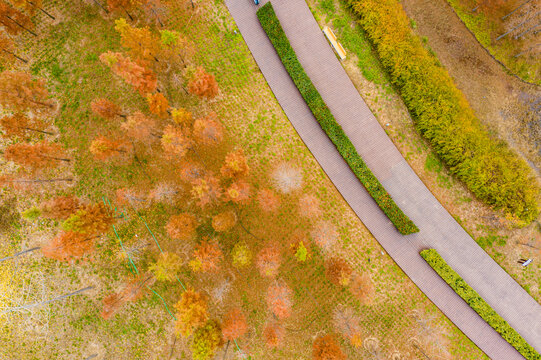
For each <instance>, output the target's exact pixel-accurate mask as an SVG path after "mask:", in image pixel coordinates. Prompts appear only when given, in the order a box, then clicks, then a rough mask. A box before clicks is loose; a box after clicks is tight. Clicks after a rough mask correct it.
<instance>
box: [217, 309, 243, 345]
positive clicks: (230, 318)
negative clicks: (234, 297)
mask: <svg viewBox="0 0 541 360" xmlns="http://www.w3.org/2000/svg"><path fill="white" fill-rule="evenodd" d="M247 330H248V324H247V323H246V317H245V316H244V314H243V313H242V311H241V310H240V309H239V308H234V309H231V310H230V311H229V312H228V313H227V314H226V315H225V318H224V321H223V324H222V334H223V337H224V339H226V340H228V341H231V340H235V339H238V338H239V337H241V336H242V335H244V334H245V333H246V331H247Z"/></svg>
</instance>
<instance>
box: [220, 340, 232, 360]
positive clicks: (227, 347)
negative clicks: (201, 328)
mask: <svg viewBox="0 0 541 360" xmlns="http://www.w3.org/2000/svg"><path fill="white" fill-rule="evenodd" d="M230 343H231V340H227V345H226V346H225V351H224V357H223V358H222V360H225V356H226V355H227V349H229V344H230Z"/></svg>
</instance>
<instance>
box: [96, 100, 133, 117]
mask: <svg viewBox="0 0 541 360" xmlns="http://www.w3.org/2000/svg"><path fill="white" fill-rule="evenodd" d="M90 108H91V109H92V112H93V113H94V114H96V115H99V116H101V117H102V118H104V119H106V120H112V119H114V118H115V117H116V116H121V117H126V115H123V114H122V110H121V109H120V106H118V105H117V104H115V103H114V102H112V101H109V100H107V99H105V98H101V99H94V100H92V102H91V103H90Z"/></svg>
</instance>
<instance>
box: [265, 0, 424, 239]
mask: <svg viewBox="0 0 541 360" xmlns="http://www.w3.org/2000/svg"><path fill="white" fill-rule="evenodd" d="M257 17H258V18H259V22H260V23H261V25H262V26H263V29H264V30H265V32H266V33H267V36H268V37H269V39H270V40H271V42H272V44H273V45H274V48H275V49H276V52H277V53H278V56H280V59H281V60H282V63H283V64H284V66H285V68H286V70H287V72H288V73H289V76H291V78H292V79H293V82H295V85H296V86H297V88H298V89H299V92H300V93H301V95H302V97H303V98H304V101H306V104H308V107H309V108H310V110H311V111H312V113H313V114H314V117H315V118H316V119H317V121H318V122H319V124H320V125H321V128H322V129H323V130H324V131H325V133H326V134H327V136H329V138H330V139H331V141H332V142H333V143H334V145H335V146H336V148H337V149H338V152H339V153H340V155H342V157H343V158H344V159H345V160H346V162H347V163H348V165H349V166H350V167H351V169H352V170H353V172H354V173H355V175H356V176H357V178H358V179H359V180H360V181H361V183H362V184H363V185H364V187H365V188H366V190H368V192H369V193H370V195H371V196H372V197H373V198H374V200H375V201H376V203H377V204H378V205H379V207H380V208H381V209H382V210H383V212H384V213H385V215H387V217H388V218H389V219H390V220H391V222H392V223H393V224H394V226H396V228H397V229H398V231H399V232H400V233H401V234H403V235H407V234H411V233H415V232H418V231H419V229H418V228H417V226H415V224H414V223H413V222H412V221H411V220H410V219H409V218H408V217H407V216H406V215H405V214H404V213H403V212H402V210H400V208H399V207H398V206H397V205H396V203H395V202H394V201H393V199H392V198H391V196H390V195H389V194H388V193H387V191H386V190H385V188H384V187H383V185H381V183H380V182H379V181H378V179H377V178H376V177H375V176H374V174H373V173H372V171H370V169H369V168H368V166H366V164H365V163H364V161H363V159H362V158H361V157H360V155H359V154H358V153H357V151H356V150H355V147H354V146H353V144H352V143H351V141H350V140H349V139H348V137H347V136H346V134H345V133H344V130H343V129H342V127H341V126H340V125H339V124H338V123H337V122H336V120H335V119H334V116H333V115H332V114H331V111H330V110H329V108H328V107H327V105H325V102H324V101H323V99H322V98H321V95H319V92H318V91H317V89H316V88H315V86H314V84H312V81H311V80H310V78H309V77H308V75H306V73H305V72H304V69H303V67H302V65H301V63H300V62H299V60H298V59H297V55H296V54H295V51H294V50H293V48H292V47H291V44H290V43H289V40H288V39H287V36H286V34H285V33H284V30H283V29H282V26H281V25H280V22H279V21H278V18H277V17H276V14H275V13H274V9H273V8H272V5H271V3H270V2H269V3H267V4H265V5H264V6H262V7H261V8H260V9H259V10H258V11H257Z"/></svg>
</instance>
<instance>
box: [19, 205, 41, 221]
mask: <svg viewBox="0 0 541 360" xmlns="http://www.w3.org/2000/svg"><path fill="white" fill-rule="evenodd" d="M21 215H22V216H23V217H24V218H25V219H27V220H30V221H34V220H36V219H37V218H39V217H40V215H41V210H40V209H39V208H38V207H36V206H34V207H31V208H30V209H28V210H25V211H23V213H22V214H21Z"/></svg>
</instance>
